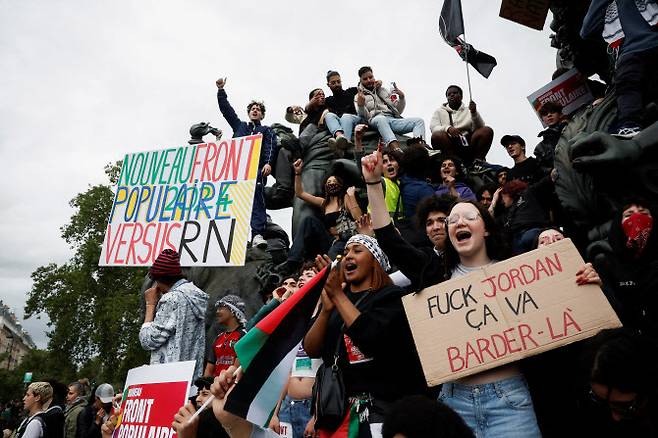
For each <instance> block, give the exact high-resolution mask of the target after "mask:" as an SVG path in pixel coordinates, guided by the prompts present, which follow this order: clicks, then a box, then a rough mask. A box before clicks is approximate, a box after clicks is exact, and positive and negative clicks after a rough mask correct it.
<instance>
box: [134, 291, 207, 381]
mask: <svg viewBox="0 0 658 438" xmlns="http://www.w3.org/2000/svg"><path fill="white" fill-rule="evenodd" d="M207 306H208V294H207V293H205V292H204V291H202V290H201V289H199V288H198V287H196V286H195V285H194V283H192V282H191V281H188V280H185V279H182V280H179V281H177V282H176V283H175V284H174V285H173V286H172V287H171V289H170V290H169V292H167V293H165V294H164V295H163V296H162V298H160V301H159V302H158V305H157V307H156V308H155V319H154V320H153V321H152V322H146V323H144V324H143V325H142V328H141V329H140V330H139V342H140V343H141V344H142V347H143V348H144V349H145V350H149V351H150V352H151V364H158V363H168V362H182V361H186V360H194V361H196V367H195V369H194V378H195V379H196V378H197V377H200V376H201V374H202V373H203V365H204V364H203V355H204V351H205V348H204V346H205V338H206V336H205V329H204V318H205V314H206V307H207Z"/></svg>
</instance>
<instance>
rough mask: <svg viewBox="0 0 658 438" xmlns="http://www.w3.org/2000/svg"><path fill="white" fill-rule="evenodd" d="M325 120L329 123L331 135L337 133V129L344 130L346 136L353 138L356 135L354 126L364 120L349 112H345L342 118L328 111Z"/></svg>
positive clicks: (328, 127)
mask: <svg viewBox="0 0 658 438" xmlns="http://www.w3.org/2000/svg"><path fill="white" fill-rule="evenodd" d="M324 122H325V123H326V124H327V129H329V131H330V132H331V135H336V131H343V135H345V138H347V139H348V140H351V139H352V135H354V126H355V125H357V124H358V123H359V122H363V119H362V118H361V117H359V116H357V115H354V114H349V113H345V114H343V115H342V116H340V118H339V117H338V116H337V115H336V114H334V113H327V115H326V116H324Z"/></svg>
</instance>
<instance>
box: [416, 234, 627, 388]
mask: <svg viewBox="0 0 658 438" xmlns="http://www.w3.org/2000/svg"><path fill="white" fill-rule="evenodd" d="M583 265H584V261H583V259H582V258H581V257H580V254H579V253H578V251H577V250H576V248H575V247H574V245H573V243H571V240H569V239H565V240H561V241H559V242H556V243H553V244H551V245H549V246H547V247H543V248H540V249H537V250H535V251H531V252H528V253H525V254H522V255H519V256H516V257H513V258H511V259H508V260H505V261H503V262H499V263H495V264H491V265H488V266H485V267H482V268H481V269H479V270H477V271H475V272H472V273H470V274H468V275H465V276H463V277H460V278H455V279H452V280H449V281H445V282H443V283H440V284H437V285H435V286H432V287H429V288H427V289H424V290H422V291H421V292H420V293H418V294H415V295H407V296H405V297H404V298H403V303H404V308H405V311H406V314H407V319H408V320H409V325H410V327H411V331H412V333H413V337H414V342H415V343H416V349H417V350H418V354H419V356H420V361H421V364H422V366H423V371H424V373H425V379H426V380H427V383H428V384H429V385H438V384H440V383H443V382H447V381H451V380H455V379H457V378H460V377H464V376H468V375H471V374H476V373H479V372H481V371H484V370H487V369H490V368H495V367H497V366H500V365H503V364H506V363H509V362H514V361H517V360H519V359H521V358H524V357H528V356H532V355H535V354H538V353H542V352H544V351H547V350H551V349H554V348H557V347H560V346H562V345H566V344H569V343H572V342H575V341H578V340H581V339H585V338H588V337H590V336H594V335H595V334H596V333H598V332H599V331H600V330H602V329H604V328H611V327H619V326H621V323H620V322H619V319H618V318H617V315H616V314H615V312H614V311H613V310H612V307H610V304H609V303H608V301H607V300H606V298H605V296H604V295H603V292H602V291H601V289H600V288H599V287H598V286H596V285H591V284H588V285H583V286H578V285H577V284H576V272H577V271H578V269H580V268H581V267H582V266H583Z"/></svg>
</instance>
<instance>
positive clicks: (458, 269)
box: [450, 260, 498, 279]
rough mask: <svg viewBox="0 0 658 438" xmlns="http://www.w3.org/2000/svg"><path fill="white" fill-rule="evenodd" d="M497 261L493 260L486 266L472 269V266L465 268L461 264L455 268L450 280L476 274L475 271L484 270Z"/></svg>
mask: <svg viewBox="0 0 658 438" xmlns="http://www.w3.org/2000/svg"><path fill="white" fill-rule="evenodd" d="M497 261H498V260H492V261H490V262H489V263H487V264H486V265H482V266H477V267H473V268H472V267H470V266H464V265H462V264H461V263H460V264H458V265H457V266H455V268H454V269H453V270H452V273H451V274H450V278H451V279H452V278H459V277H463V276H464V275H466V274H470V273H471V272H475V271H477V270H480V269H482V268H485V267H487V266H490V265H493V264H494V263H496V262H497Z"/></svg>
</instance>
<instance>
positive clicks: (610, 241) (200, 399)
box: [1, 0, 658, 438]
mask: <svg viewBox="0 0 658 438" xmlns="http://www.w3.org/2000/svg"><path fill="white" fill-rule="evenodd" d="M617 3H618V4H619V5H620V6H619V8H618V10H617V8H616V7H615V10H614V11H611V10H610V9H609V4H610V2H609V1H597V0H595V1H593V2H592V6H591V8H590V12H589V13H588V15H587V17H586V19H585V23H584V25H583V30H582V34H583V36H584V37H585V36H590V35H592V34H593V33H596V32H598V33H599V34H600V32H601V30H602V29H603V34H604V36H606V38H607V39H608V40H611V39H614V38H616V36H618V35H619V33H614V32H615V30H614V29H612V27H614V26H616V25H617V26H619V27H620V29H622V28H623V31H624V32H625V34H626V35H625V39H624V41H623V42H622V43H621V45H619V44H617V45H616V46H614V47H615V48H616V49H617V50H618V51H619V52H620V53H619V56H620V57H619V61H618V65H617V71H616V78H617V79H616V81H617V88H616V93H617V95H618V96H617V97H618V101H617V103H618V114H617V122H616V123H615V124H613V126H612V133H613V134H614V135H616V136H617V137H619V138H622V139H631V138H632V137H634V136H635V135H636V134H638V133H639V132H640V131H641V129H642V128H643V126H642V123H643V121H642V117H641V109H642V108H643V105H646V104H647V103H648V102H643V101H642V95H640V94H638V89H639V84H640V82H641V81H642V80H645V79H644V78H646V77H649V76H647V75H648V73H646V71H648V69H649V68H653V70H650V71H653V72H654V73H655V71H656V70H655V67H650V66H651V65H653V66H655V65H657V64H656V63H655V59H656V49H657V48H658V32H657V31H656V29H655V27H652V26H654V25H655V24H656V23H655V21H656V20H655V17H656V16H658V7H656V6H655V4H654V3H652V2H649V6H651V7H652V8H654V9H651V8H648V9H646V10H638V9H637V7H636V5H635V3H638V2H635V3H633V2H624V1H621V2H617ZM639 3H642V2H639ZM651 11H653V12H654V15H653V16H652V15H651ZM606 13H607V14H608V16H610V17H613V16H614V17H613V18H615V17H616V20H617V21H614V20H613V22H609V20H608V19H607V16H606V19H605V20H604V15H606ZM614 14H617V15H616V16H615V15H614ZM619 17H621V20H620V19H619ZM629 17H630V18H629ZM652 17H653V18H652ZM604 21H605V23H604ZM620 23H621V24H620ZM629 23H630V24H629ZM604 25H605V26H604ZM611 26H612V27H611ZM647 26H648V27H647ZM624 32H622V33H621V35H622V36H623V35H624ZM615 41H617V40H615ZM638 41H639V42H638ZM609 42H610V41H609ZM652 62H653V64H651V63H652ZM647 66H649V67H647ZM640 73H641V74H640ZM325 79H326V84H327V87H328V88H329V91H330V93H331V95H329V96H327V95H325V91H324V90H323V89H321V88H315V89H313V90H312V91H311V92H310V93H309V101H308V103H307V104H306V105H303V106H302V105H293V106H290V107H288V108H287V109H286V110H285V119H286V120H287V121H288V122H290V123H295V124H299V138H300V142H302V139H306V140H304V141H303V142H306V143H304V144H308V142H309V141H310V142H312V141H316V140H313V139H317V138H318V137H317V134H323V136H322V138H323V139H322V144H321V145H320V146H318V147H322V148H325V149H326V150H327V151H328V152H329V153H330V154H331V156H332V157H333V159H339V158H345V157H347V158H348V159H349V158H353V159H354V163H355V167H356V169H357V171H358V175H359V177H358V181H353V180H352V181H349V182H348V181H347V180H346V179H345V178H344V175H340V174H337V173H332V172H330V171H327V172H325V175H323V178H322V183H321V184H319V185H317V186H318V187H320V191H318V192H313V190H312V189H310V188H309V187H305V186H304V184H303V183H302V174H303V173H304V172H305V170H306V169H305V163H304V161H303V160H304V159H305V157H304V147H302V148H301V150H299V151H298V156H294V157H293V159H292V160H290V163H289V164H290V167H291V170H292V171H293V172H294V194H295V196H296V197H298V198H299V199H300V200H301V201H303V203H305V204H307V205H308V206H309V207H310V208H311V209H312V210H313V211H314V212H315V213H314V214H310V215H307V216H305V217H304V218H303V219H302V221H301V222H300V223H299V224H297V226H296V229H295V235H294V236H293V237H294V238H293V239H292V247H291V248H290V249H289V251H288V253H287V258H286V259H285V261H284V262H283V263H280V264H278V265H276V266H274V267H273V272H275V273H278V274H279V276H280V278H281V282H280V283H279V284H277V285H273V287H272V288H271V290H265V291H242V290H241V291H239V292H240V293H231V291H225V293H224V294H223V295H222V297H221V298H220V299H219V300H217V301H216V302H215V303H209V302H208V301H209V295H208V293H207V292H208V291H202V290H201V289H199V287H197V286H196V285H194V284H193V283H192V282H191V281H189V280H187V279H186V278H185V276H184V275H183V270H182V269H181V266H180V263H179V256H178V254H177V253H176V252H175V251H173V250H171V249H167V250H165V251H163V252H162V254H161V255H160V256H159V257H158V258H157V260H156V261H155V263H154V264H153V266H152V267H151V268H150V270H149V276H150V278H151V279H152V280H153V286H152V287H151V288H149V289H148V290H146V292H145V294H144V298H145V304H146V312H145V317H144V323H143V325H142V327H141V330H140V332H139V340H140V342H141V345H142V347H143V348H144V349H146V350H148V351H150V352H151V359H150V362H151V363H152V364H158V363H168V362H177V361H186V360H193V361H196V369H195V373H194V385H195V386H196V388H197V391H198V392H197V396H196V398H195V403H194V404H189V405H186V406H184V407H182V408H181V410H180V411H179V413H178V414H177V415H176V417H175V418H174V419H172V420H173V421H174V423H173V424H174V428H175V429H176V431H177V433H178V435H179V437H183V438H186V437H190V438H193V437H195V436H199V437H206V436H207V437H210V436H231V437H249V436H254V437H257V436H278V433H280V432H282V425H283V424H286V425H288V427H289V428H290V430H291V431H292V432H290V433H289V436H293V437H295V438H298V437H315V436H319V437H329V436H335V437H339V436H348V434H349V436H359V437H370V436H372V437H378V436H384V437H407V438H413V437H429V436H450V437H470V436H477V437H539V436H542V435H543V436H658V410H657V409H656V404H657V403H658V399H657V396H658V377H657V376H658V374H657V373H656V372H655V364H656V359H657V358H658V347H657V346H656V339H657V336H658V298H656V297H658V242H657V240H658V233H656V232H653V214H656V213H657V211H656V205H655V204H654V202H653V200H650V199H642V198H640V197H638V196H636V195H635V194H633V193H628V198H627V199H625V200H624V201H623V202H622V204H621V206H620V207H619V209H618V211H617V212H616V214H615V216H614V218H613V220H612V222H611V225H610V229H609V232H608V233H607V237H606V238H605V239H603V241H602V245H601V247H602V248H604V250H602V251H599V252H596V253H595V254H594V256H593V257H592V258H591V260H589V262H588V263H585V264H584V265H583V266H582V267H581V268H580V270H578V272H577V274H576V276H575V279H574V281H575V282H576V283H577V284H579V285H582V284H597V285H599V286H601V287H602V289H603V291H604V293H605V295H606V297H607V299H608V300H609V302H610V303H611V305H612V307H613V309H614V310H615V312H616V313H617V315H618V316H619V318H620V319H621V321H622V323H623V325H624V328H619V329H610V330H604V331H602V332H600V333H599V334H598V335H596V336H594V337H593V338H591V339H589V340H587V341H582V342H579V343H576V344H573V345H569V346H567V347H562V348H559V349H556V350H552V351H549V352H547V353H543V354H540V355H537V356H534V357H532V358H529V359H525V360H521V361H517V362H513V363H510V364H506V365H503V366H499V367H496V368H493V369H490V370H487V371H484V372H480V373H477V374H473V375H470V376H468V377H465V378H461V379H458V380H455V381H452V382H448V383H445V384H443V385H441V387H427V384H426V382H425V378H424V375H423V371H422V368H421V365H420V360H419V357H418V353H417V351H416V346H415V344H414V341H413V338H412V336H411V330H410V325H409V324H410V323H409V321H408V319H407V316H406V314H405V312H404V308H403V306H402V300H401V299H402V297H403V296H404V295H405V294H409V293H413V292H417V291H419V290H421V289H422V288H425V287H428V286H432V285H435V284H438V283H440V282H443V281H446V280H449V279H451V278H457V277H460V276H463V275H467V274H469V273H470V272H473V271H476V270H479V269H481V268H482V267H485V266H488V265H491V264H493V263H496V262H500V261H502V260H505V259H506V258H508V257H511V256H513V255H519V254H523V253H525V252H528V251H532V250H534V249H536V248H538V247H543V246H547V245H551V244H553V243H554V242H556V241H559V240H562V239H564V238H569V237H570V238H572V239H573V240H574V241H575V242H576V243H579V242H582V241H583V233H584V231H583V230H579V229H578V227H576V226H575V224H574V223H572V222H571V221H570V218H569V217H568V215H567V214H565V212H564V211H563V209H562V207H561V205H560V202H559V199H558V198H557V196H556V193H555V187H554V183H555V181H556V179H557V178H558V177H559V175H558V174H557V172H556V171H555V169H554V163H553V161H554V156H555V147H556V145H557V144H558V141H559V140H560V136H561V133H562V130H563V129H564V128H565V127H566V126H568V124H569V117H568V116H567V115H565V114H563V108H562V106H561V105H560V104H559V103H556V102H547V103H545V104H544V105H543V106H542V107H541V108H540V109H539V114H540V116H541V118H542V121H543V122H544V124H545V129H544V130H543V131H541V132H540V133H539V134H538V137H540V138H541V140H540V141H539V143H538V144H537V145H536V146H535V148H534V151H533V152H534V157H533V156H530V153H529V152H530V151H529V150H528V148H527V145H526V141H525V139H524V138H522V137H521V136H519V135H518V134H517V133H515V132H509V133H507V132H506V133H505V135H503V136H502V137H501V140H500V143H501V145H500V147H502V148H504V150H505V151H506V152H507V154H508V155H509V157H510V159H511V160H512V162H513V165H512V166H511V167H509V168H508V167H505V166H503V165H501V164H497V163H490V162H488V161H487V156H488V153H489V152H490V149H491V147H492V143H493V139H494V127H491V126H488V125H487V124H486V122H485V117H484V115H483V114H482V113H485V112H486V109H483V108H481V107H479V106H478V105H477V104H476V103H475V102H473V101H470V102H468V103H466V102H464V95H463V91H462V88H461V87H459V86H457V85H448V86H447V87H446V89H445V97H446V99H445V100H446V101H445V102H437V109H436V111H435V112H434V113H433V114H432V115H431V121H430V123H429V129H430V135H429V136H426V135H427V132H426V128H425V122H424V120H423V119H422V118H420V117H406V116H403V115H402V113H403V112H404V110H405V107H406V99H407V96H406V95H405V93H404V92H403V91H402V90H401V89H400V88H399V87H398V86H397V84H395V83H392V87H390V88H389V87H386V86H384V85H383V83H384V82H383V81H382V80H379V79H378V78H377V77H376V76H375V74H374V72H373V69H372V68H371V67H369V66H364V67H361V68H359V69H358V70H357V71H356V78H355V79H356V82H357V83H356V85H355V86H353V87H349V88H346V89H344V88H343V85H342V84H343V82H342V81H343V79H342V77H341V75H340V74H339V73H338V72H336V71H333V70H330V71H329V72H328V73H327V75H326V78H325ZM216 86H217V99H218V104H219V109H220V110H221V113H222V115H223V116H224V118H225V119H226V121H227V122H228V123H229V125H230V126H231V128H232V129H233V135H234V136H235V137H238V136H244V135H250V134H262V135H263V147H262V149H261V156H260V162H259V176H258V180H257V184H256V189H255V194H254V203H253V213H252V218H251V228H252V243H251V245H252V247H254V248H260V249H262V250H266V249H267V247H268V241H267V239H266V238H265V237H266V236H265V227H266V224H267V221H268V217H267V211H266V203H265V195H264V188H265V185H266V182H267V178H268V176H270V175H272V172H273V169H274V167H275V166H276V165H277V163H276V161H277V159H278V157H279V153H278V151H279V148H280V144H279V141H278V139H277V136H276V135H275V133H274V130H273V129H272V128H271V127H269V126H266V125H263V123H262V121H263V119H264V117H265V112H266V110H265V105H264V104H263V103H262V102H258V101H255V100H254V101H251V102H250V103H249V105H248V106H247V117H248V121H243V120H241V119H240V117H239V116H238V114H237V113H236V112H235V110H234V109H233V107H232V106H231V104H230V103H229V97H228V94H227V88H228V87H227V80H226V78H221V79H218V80H217V81H216ZM481 111H482V113H481ZM366 135H370V136H375V137H377V139H378V143H379V147H378V148H376V149H374V150H373V148H371V149H370V150H368V151H367V152H369V153H366V150H365V149H366V148H365V147H364V138H365V136H366ZM405 135H406V136H405ZM426 139H429V142H427V141H426ZM316 146H317V145H316ZM279 164H280V163H279ZM579 249H580V250H581V252H583V253H585V251H584V248H582V245H579ZM338 255H341V256H342V260H341V263H340V265H339V266H340V268H339V269H338V270H336V269H334V270H332V271H331V272H330V274H329V276H328V279H327V281H326V284H325V286H324V289H323V292H322V295H321V300H320V302H319V303H318V307H317V310H316V313H315V316H314V318H313V319H312V321H311V322H310V324H309V328H308V332H307V333H306V335H305V337H304V339H303V342H302V343H301V344H300V346H299V350H298V352H297V357H296V359H295V361H294V365H293V367H292V369H291V370H290V377H289V380H288V384H287V385H286V387H285V389H284V391H282V393H281V395H280V398H279V403H278V404H277V405H276V407H273V408H274V411H273V415H272V417H271V421H270V424H269V426H270V427H269V429H261V428H260V427H258V426H255V425H252V424H250V423H248V422H246V421H245V420H244V419H240V418H238V417H236V416H234V415H232V414H230V413H228V412H226V411H224V410H223V403H224V397H225V395H226V394H227V392H229V391H230V390H231V388H232V387H233V385H234V384H235V381H236V380H239V378H240V372H239V368H238V366H239V364H238V363H237V356H236V353H235V350H234V346H235V343H236V342H238V341H239V340H240V338H241V337H242V336H244V335H245V333H247V331H248V330H250V329H251V328H252V327H253V326H254V325H255V324H256V323H257V322H258V321H260V320H261V319H262V318H264V317H265V316H266V315H267V314H269V313H270V312H272V311H273V310H274V309H275V308H277V307H278V306H279V305H280V304H281V303H282V302H284V301H285V300H287V299H288V298H289V297H291V296H293V295H294V294H295V293H296V292H297V291H298V290H299V289H300V288H301V287H303V286H304V284H305V283H306V282H308V281H309V279H310V278H312V277H313V276H314V275H316V273H317V272H318V270H319V269H321V268H323V267H325V266H327V265H329V264H330V263H331V262H332V260H334V259H336V257H337V256H338ZM259 292H260V293H261V295H262V296H263V297H265V300H264V301H266V302H265V303H264V304H263V307H262V308H261V309H260V310H259V311H258V312H257V313H256V315H254V316H253V317H252V318H251V319H248V315H247V314H246V312H245V303H244V301H243V300H242V299H241V298H240V296H244V295H246V294H251V293H254V294H257V293H259ZM208 306H214V310H215V312H216V318H217V322H218V323H219V324H220V325H221V326H222V327H223V330H222V331H221V332H220V333H219V335H218V336H217V337H216V338H215V340H214V341H213V342H212V344H211V345H205V343H204V339H205V328H204V323H205V321H204V318H205V315H206V311H207V309H208ZM322 363H325V364H326V363H333V364H334V366H337V367H339V368H340V369H341V370H342V372H343V376H344V385H345V393H346V403H348V405H349V409H348V410H347V414H346V416H345V418H341V419H338V420H339V421H336V419H335V418H334V419H332V420H329V419H327V418H322V417H318V416H316V415H314V412H313V409H312V406H313V388H314V383H315V380H316V372H317V370H318V369H319V367H320V366H321V364H322ZM61 387H62V385H58V384H56V383H55V382H36V383H33V384H31V385H30V386H29V387H28V388H27V391H26V394H25V398H24V400H23V406H22V408H23V409H24V410H25V413H24V415H23V417H22V421H18V420H17V419H18V411H19V404H18V403H17V402H15V401H14V402H10V403H9V404H8V405H7V406H6V407H4V410H3V411H2V417H1V419H2V422H3V427H6V428H7V429H9V430H11V431H13V432H11V433H12V435H13V436H15V437H16V438H23V437H26V438H40V437H46V436H52V437H55V436H57V437H60V436H64V437H65V438H73V437H75V438H92V437H93V438H97V437H101V436H109V434H110V433H111V431H112V429H113V425H114V423H115V420H116V412H115V409H114V406H113V402H114V401H115V400H114V395H115V394H114V389H113V388H112V387H111V386H110V385H108V384H102V385H99V386H98V387H97V388H95V389H93V390H92V389H91V388H89V387H88V385H85V384H84V383H82V382H73V383H71V384H70V385H68V387H64V388H65V389H67V391H64V393H63V394H58V391H61ZM211 394H212V395H214V397H215V400H214V401H213V408H212V410H210V409H208V410H206V411H205V412H204V413H203V414H202V415H200V416H199V417H196V418H197V419H195V420H194V421H189V420H190V419H191V417H192V415H193V413H194V412H195V410H196V409H198V408H199V407H200V406H201V405H202V404H203V403H204V401H205V400H207V398H208V397H209V396H210V395H211Z"/></svg>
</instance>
